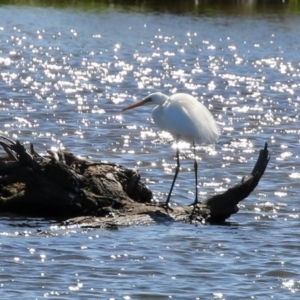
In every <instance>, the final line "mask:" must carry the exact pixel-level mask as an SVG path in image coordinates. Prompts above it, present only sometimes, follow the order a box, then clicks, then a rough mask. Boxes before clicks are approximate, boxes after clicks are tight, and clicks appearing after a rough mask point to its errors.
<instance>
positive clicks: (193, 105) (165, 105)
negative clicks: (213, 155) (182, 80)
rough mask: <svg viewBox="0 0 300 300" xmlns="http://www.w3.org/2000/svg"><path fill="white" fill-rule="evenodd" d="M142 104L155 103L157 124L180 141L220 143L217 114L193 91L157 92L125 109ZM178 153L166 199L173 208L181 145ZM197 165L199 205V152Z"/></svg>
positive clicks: (154, 114) (196, 201) (155, 120)
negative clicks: (198, 98) (188, 92)
mask: <svg viewBox="0 0 300 300" xmlns="http://www.w3.org/2000/svg"><path fill="white" fill-rule="evenodd" d="M142 105H154V108H153V110H152V118H153V120H154V122H155V124H156V125H157V126H158V127H159V129H161V130H164V131H168V132H169V133H171V134H172V135H173V137H174V138H175V139H176V141H178V140H184V141H187V142H190V143H191V144H193V146H195V143H197V144H200V145H203V144H205V145H207V144H214V143H216V141H217V139H218V137H219V128H218V125H217V123H216V121H215V119H214V117H213V116H212V114H211V113H210V111H209V110H208V109H207V108H206V107H205V106H204V105H203V104H202V103H200V102H199V101H197V99H195V98H194V97H193V96H191V95H188V94H184V93H180V94H174V95H172V96H170V97H169V96H167V95H164V94H162V93H153V94H150V95H149V96H147V97H146V98H144V99H143V100H141V101H139V102H137V103H134V104H132V105H130V106H128V107H126V108H124V109H123V110H122V111H125V110H128V109H132V108H135V107H138V106H142ZM194 151H195V147H194ZM176 154H177V155H176V157H177V168H176V172H175V176H174V179H173V182H172V185H171V189H170V192H169V195H168V198H167V201H166V207H167V208H169V200H170V197H171V193H172V189H173V186H174V183H175V180H176V177H177V174H178V172H179V167H180V162H179V149H178V148H177V152H176ZM194 166H195V178H196V195H195V201H194V203H193V205H194V206H196V204H197V203H198V192H197V161H196V155H195V165H194Z"/></svg>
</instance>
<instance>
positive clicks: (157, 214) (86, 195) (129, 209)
mask: <svg viewBox="0 0 300 300" xmlns="http://www.w3.org/2000/svg"><path fill="white" fill-rule="evenodd" d="M0 145H1V146H2V148H3V150H4V151H5V155H2V156H1V158H0V213H7V212H11V213H17V214H21V215H31V216H38V217H54V218H57V219H63V220H64V222H63V224H65V225H79V226H82V227H91V228H112V229H114V228H117V227H118V226H123V225H124V226H125V225H131V224H151V223H160V222H191V221H192V222H202V223H204V222H206V223H207V222H210V223H216V222H218V223H219V222H224V221H225V220H226V219H228V218H229V217H230V216H231V215H232V214H234V213H237V212H238V210H239V208H238V204H239V202H240V201H242V200H244V199H245V198H246V197H248V196H249V194H250V193H251V192H252V191H253V190H254V189H255V187H256V186H257V184H258V182H259V180H260V179H261V177H262V176H263V174H264V171H265V169H266V167H267V165H268V162H269V159H270V157H269V153H268V148H267V144H265V147H264V149H262V150H261V151H260V153H259V156H258V159H257V162H256V164H255V166H254V168H253V170H252V172H251V173H250V174H249V175H248V176H245V177H244V178H243V180H242V182H240V183H238V184H236V185H235V186H233V187H232V188H229V189H228V190H227V191H225V192H224V193H222V194H218V195H214V196H212V197H210V198H208V199H206V200H204V201H202V202H201V203H199V204H198V206H197V209H196V210H194V211H193V207H192V206H182V207H173V210H172V211H171V210H169V211H168V212H166V210H165V209H164V208H163V207H161V206H159V205H157V204H154V203H152V202H151V199H152V192H151V191H150V190H149V189H148V188H147V187H146V185H145V184H144V183H142V181H141V180H140V175H139V173H138V172H137V170H135V169H127V168H124V167H122V166H121V165H117V164H113V163H105V162H93V161H89V160H86V159H82V158H79V157H77V156H76V155H74V154H72V153H70V152H67V151H58V152H52V151H48V155H45V156H40V155H39V154H38V153H36V152H35V150H34V148H33V145H32V144H31V145H30V147H29V148H28V147H27V146H26V145H22V144H20V143H19V142H18V141H13V140H11V139H9V138H7V137H5V136H0ZM192 212H193V213H192Z"/></svg>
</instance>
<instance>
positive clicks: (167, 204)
mask: <svg viewBox="0 0 300 300" xmlns="http://www.w3.org/2000/svg"><path fill="white" fill-rule="evenodd" d="M176 159H177V166H176V169H175V175H174V178H173V182H172V185H171V188H170V191H169V194H168V198H167V201H166V203H165V206H166V209H167V210H168V209H171V210H172V208H171V207H170V206H169V202H170V198H171V194H172V190H173V187H174V184H175V181H176V178H177V175H178V173H179V168H180V160H179V148H177V150H176Z"/></svg>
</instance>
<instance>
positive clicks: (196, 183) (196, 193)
mask: <svg viewBox="0 0 300 300" xmlns="http://www.w3.org/2000/svg"><path fill="white" fill-rule="evenodd" d="M193 147H194V155H195V161H194V170H195V185H196V186H195V201H194V203H193V204H192V205H193V206H194V208H193V210H192V213H191V215H190V221H191V222H192V221H193V218H194V215H195V213H196V210H197V209H198V207H197V204H198V163H197V157H196V146H195V143H193Z"/></svg>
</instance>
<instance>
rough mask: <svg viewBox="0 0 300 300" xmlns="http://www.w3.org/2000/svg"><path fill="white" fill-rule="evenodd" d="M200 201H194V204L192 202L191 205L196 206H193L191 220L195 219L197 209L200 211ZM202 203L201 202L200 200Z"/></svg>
mask: <svg viewBox="0 0 300 300" xmlns="http://www.w3.org/2000/svg"><path fill="white" fill-rule="evenodd" d="M198 203H199V202H198V201H195V202H194V203H192V204H190V205H189V206H193V207H194V208H193V210H192V212H191V214H190V217H189V218H190V221H193V219H194V216H195V214H196V211H197V212H199V209H200V208H199V206H198ZM200 203H201V202H200Z"/></svg>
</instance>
